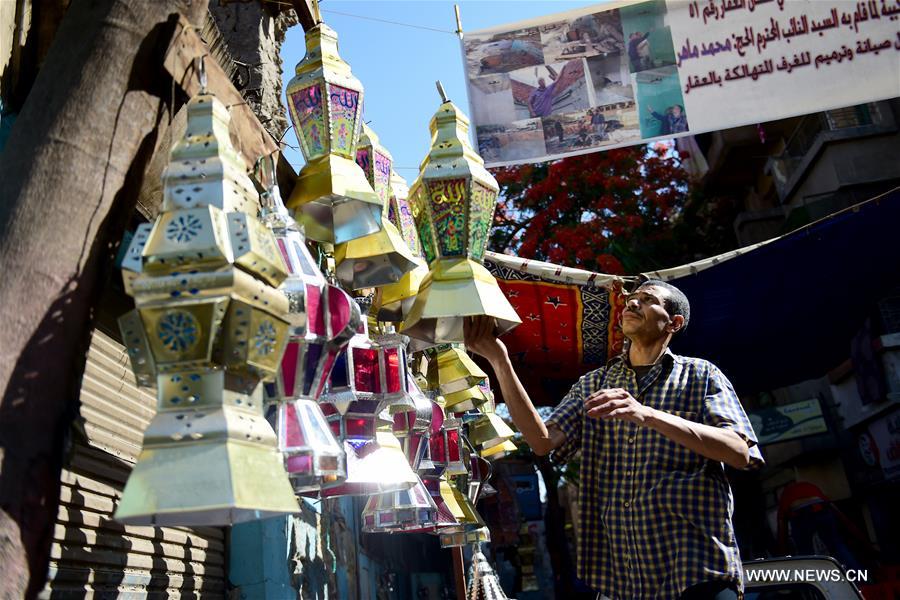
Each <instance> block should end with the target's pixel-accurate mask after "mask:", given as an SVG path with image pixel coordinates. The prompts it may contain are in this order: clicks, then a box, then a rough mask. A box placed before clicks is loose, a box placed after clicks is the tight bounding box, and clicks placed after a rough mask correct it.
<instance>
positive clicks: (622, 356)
mask: <svg viewBox="0 0 900 600" xmlns="http://www.w3.org/2000/svg"><path fill="white" fill-rule="evenodd" d="M616 362H621V363H622V364H623V365H625V366H626V367H628V368H631V361H629V360H628V347H627V346H626V347H625V349H624V350H622V352H621V353H619V354H617V355H615V356H613V357H612V358H610V359H609V360H608V361H606V366H607V367H610V366H612V365H613V364H615V363H616ZM658 362H662V363H672V362H681V357H680V356H678V355H677V354H675V353H674V352H672V350H671V349H670V348H669V347H668V346H666V350H665V352H663V354H662V356H660V357H659V361H658Z"/></svg>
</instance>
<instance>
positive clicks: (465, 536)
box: [440, 527, 491, 548]
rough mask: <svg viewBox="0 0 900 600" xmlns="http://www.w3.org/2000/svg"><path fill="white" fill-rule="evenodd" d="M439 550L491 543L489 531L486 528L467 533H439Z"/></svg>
mask: <svg viewBox="0 0 900 600" xmlns="http://www.w3.org/2000/svg"><path fill="white" fill-rule="evenodd" d="M440 538H441V548H461V547H463V546H472V545H474V544H481V543H487V542H490V541H491V531H490V530H489V529H488V528H487V527H478V528H477V529H471V530H469V531H448V532H446V533H445V532H440Z"/></svg>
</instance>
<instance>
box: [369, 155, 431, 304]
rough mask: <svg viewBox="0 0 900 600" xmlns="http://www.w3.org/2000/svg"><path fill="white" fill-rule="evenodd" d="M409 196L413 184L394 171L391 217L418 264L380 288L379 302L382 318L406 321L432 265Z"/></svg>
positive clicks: (391, 191) (389, 205)
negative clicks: (425, 255) (428, 262)
mask: <svg viewBox="0 0 900 600" xmlns="http://www.w3.org/2000/svg"><path fill="white" fill-rule="evenodd" d="M408 196H409V186H407V185H406V180H404V179H403V178H402V177H400V176H399V175H397V173H396V172H394V171H393V170H392V171H391V189H390V202H389V204H388V220H389V221H390V222H391V223H392V224H393V225H394V226H395V227H396V228H397V229H398V230H399V231H400V235H401V236H402V237H403V241H404V242H406V245H407V246H409V249H410V250H411V251H412V253H413V256H414V257H415V263H416V266H415V268H414V269H413V270H412V271H409V272H407V273H406V274H404V275H403V277H401V278H400V281H398V282H397V283H392V284H389V285H385V286H382V287H380V288H379V289H378V300H377V305H378V319H379V320H380V321H392V322H398V321H403V320H404V319H405V318H406V316H407V315H408V314H409V311H410V310H411V309H412V306H413V303H414V302H415V299H416V294H418V293H419V286H420V285H421V284H422V281H423V280H424V279H425V276H426V275H428V264H427V263H426V262H425V257H424V255H423V254H422V244H421V243H420V242H419V234H418V232H417V231H416V223H415V221H414V220H413V216H412V211H411V210H410V208H409V200H408Z"/></svg>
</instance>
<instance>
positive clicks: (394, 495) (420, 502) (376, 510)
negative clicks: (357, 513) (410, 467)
mask: <svg viewBox="0 0 900 600" xmlns="http://www.w3.org/2000/svg"><path fill="white" fill-rule="evenodd" d="M417 479H418V477H417ZM437 512H438V509H437V505H436V504H435V503H434V500H433V499H432V498H431V494H430V493H429V492H428V488H427V487H425V484H424V483H422V480H421V479H419V480H418V481H417V482H416V484H415V485H414V486H412V487H411V488H409V489H408V490H399V491H396V492H389V493H387V494H379V495H378V496H372V497H371V498H369V500H368V502H367V503H366V507H365V508H364V509H363V513H362V522H363V524H362V529H363V531H365V532H366V533H379V532H380V533H384V532H396V531H405V530H409V529H421V528H423V527H429V526H434V524H435V520H436V519H437Z"/></svg>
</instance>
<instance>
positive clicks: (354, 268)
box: [334, 124, 416, 290]
mask: <svg viewBox="0 0 900 600" xmlns="http://www.w3.org/2000/svg"><path fill="white" fill-rule="evenodd" d="M392 162H393V159H392V158H391V154H390V152H388V151H387V150H386V149H385V148H384V147H383V146H382V145H381V144H380V143H379V142H378V136H377V135H375V132H373V131H372V130H371V129H369V127H368V126H367V125H365V124H363V132H362V135H361V136H360V140H359V145H358V147H357V149H356V163H357V164H358V165H359V166H360V168H361V169H362V170H363V172H364V173H365V174H366V178H367V179H368V180H369V183H370V184H372V187H373V189H374V190H375V193H376V194H377V195H378V198H379V200H380V201H381V205H382V209H383V210H382V214H381V229H380V230H379V231H377V232H375V233H372V234H370V235H367V236H365V237H360V238H356V239H354V240H351V241H349V242H346V243H344V244H339V245H338V246H337V247H336V248H335V249H334V259H335V263H336V264H337V267H336V268H335V275H336V276H337V278H338V281H340V282H341V283H342V284H343V285H344V286H346V287H348V288H350V289H354V290H357V289H362V288H370V287H378V286H381V285H387V284H392V283H396V282H398V281H400V279H401V278H402V277H403V276H404V275H405V274H406V273H408V272H409V271H412V270H413V269H414V268H415V267H416V255H415V254H414V253H413V251H412V250H411V249H410V247H409V246H408V245H407V244H406V242H405V241H404V240H403V237H401V235H400V232H399V231H398V230H397V227H396V226H395V225H394V224H393V223H391V221H390V220H388V219H387V216H388V201H389V199H390V186H391V163H392Z"/></svg>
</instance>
